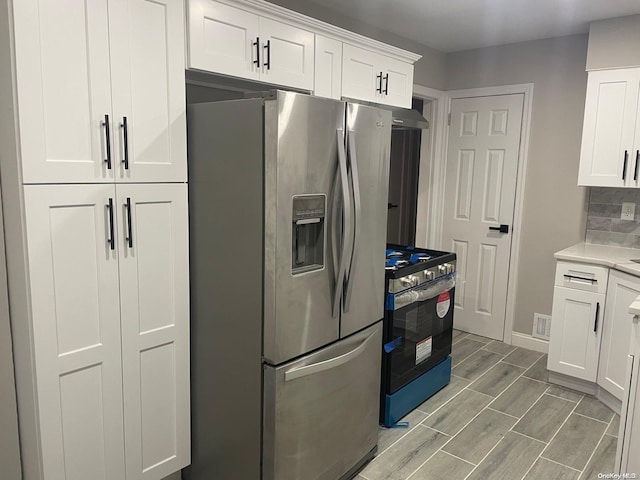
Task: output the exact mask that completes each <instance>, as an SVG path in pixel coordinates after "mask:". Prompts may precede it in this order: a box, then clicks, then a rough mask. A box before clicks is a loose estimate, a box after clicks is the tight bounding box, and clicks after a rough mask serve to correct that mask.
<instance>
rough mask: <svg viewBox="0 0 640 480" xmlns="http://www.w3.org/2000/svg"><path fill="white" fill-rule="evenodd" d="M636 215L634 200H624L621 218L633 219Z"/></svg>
mask: <svg viewBox="0 0 640 480" xmlns="http://www.w3.org/2000/svg"><path fill="white" fill-rule="evenodd" d="M635 216H636V204H635V203H633V202H623V203H622V212H621V213H620V218H621V219H622V220H633V219H634V218H635Z"/></svg>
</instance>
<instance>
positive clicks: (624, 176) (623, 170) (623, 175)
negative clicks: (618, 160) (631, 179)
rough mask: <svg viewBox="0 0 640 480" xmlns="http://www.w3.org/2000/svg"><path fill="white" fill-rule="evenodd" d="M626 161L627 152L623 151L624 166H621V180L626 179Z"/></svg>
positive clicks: (627, 157)
mask: <svg viewBox="0 0 640 480" xmlns="http://www.w3.org/2000/svg"><path fill="white" fill-rule="evenodd" d="M627 160H629V152H628V151H627V150H625V151H624V165H623V166H622V180H625V179H626V178H627Z"/></svg>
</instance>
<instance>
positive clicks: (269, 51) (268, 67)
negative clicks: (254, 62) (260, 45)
mask: <svg viewBox="0 0 640 480" xmlns="http://www.w3.org/2000/svg"><path fill="white" fill-rule="evenodd" d="M264 49H265V50H266V51H267V61H266V62H264V66H265V67H267V70H271V40H267V43H266V45H265V46H264Z"/></svg>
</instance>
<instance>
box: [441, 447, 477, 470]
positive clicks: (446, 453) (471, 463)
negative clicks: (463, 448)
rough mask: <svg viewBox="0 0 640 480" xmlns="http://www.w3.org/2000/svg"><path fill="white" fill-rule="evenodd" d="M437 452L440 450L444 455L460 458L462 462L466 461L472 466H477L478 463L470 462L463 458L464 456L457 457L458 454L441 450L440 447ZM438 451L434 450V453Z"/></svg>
mask: <svg viewBox="0 0 640 480" xmlns="http://www.w3.org/2000/svg"><path fill="white" fill-rule="evenodd" d="M438 452H442V453H443V454H445V455H449V456H450V457H453V458H457V459H458V460H462V461H463V462H464V463H468V464H469V465H472V466H474V467H477V466H478V465H476V464H475V463H473V462H470V461H469V460H465V459H464V458H462V457H459V456H457V455H454V454H453V453H450V452H446V451H444V450H442V449H440V450H438ZM438 452H436V453H438Z"/></svg>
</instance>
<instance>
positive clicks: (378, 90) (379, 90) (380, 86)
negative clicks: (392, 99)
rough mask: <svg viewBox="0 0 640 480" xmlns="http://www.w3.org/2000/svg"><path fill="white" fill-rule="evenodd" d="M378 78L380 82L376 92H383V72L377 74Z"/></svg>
mask: <svg viewBox="0 0 640 480" xmlns="http://www.w3.org/2000/svg"><path fill="white" fill-rule="evenodd" d="M376 80H377V83H378V87H376V92H378V93H382V72H380V74H379V75H376Z"/></svg>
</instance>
